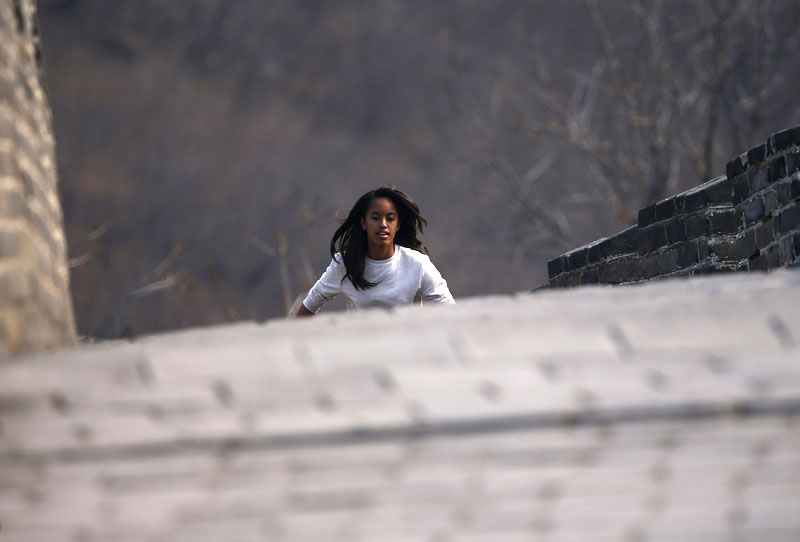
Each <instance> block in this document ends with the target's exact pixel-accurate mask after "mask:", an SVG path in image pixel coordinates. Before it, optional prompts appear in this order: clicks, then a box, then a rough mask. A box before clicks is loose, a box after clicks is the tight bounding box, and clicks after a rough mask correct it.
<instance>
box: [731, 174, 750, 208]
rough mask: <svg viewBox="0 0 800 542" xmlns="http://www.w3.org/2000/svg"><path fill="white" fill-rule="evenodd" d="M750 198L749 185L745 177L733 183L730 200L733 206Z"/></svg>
mask: <svg viewBox="0 0 800 542" xmlns="http://www.w3.org/2000/svg"><path fill="white" fill-rule="evenodd" d="M749 197H750V183H749V182H748V179H747V176H746V175H742V176H741V177H738V178H737V179H736V180H734V181H733V197H732V198H731V199H732V201H733V204H734V205H738V204H739V203H741V202H743V201H744V200H746V199H747V198H749Z"/></svg>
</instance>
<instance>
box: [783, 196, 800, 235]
mask: <svg viewBox="0 0 800 542" xmlns="http://www.w3.org/2000/svg"><path fill="white" fill-rule="evenodd" d="M796 229H800V204H797V203H795V204H793V205H791V206H789V207H786V208H784V209H783V210H781V212H780V215H779V225H778V233H779V234H780V235H785V234H787V233H789V232H791V231H792V230H796Z"/></svg>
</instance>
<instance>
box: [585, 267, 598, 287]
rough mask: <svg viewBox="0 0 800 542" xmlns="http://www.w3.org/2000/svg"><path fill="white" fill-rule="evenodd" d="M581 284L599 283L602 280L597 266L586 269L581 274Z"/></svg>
mask: <svg viewBox="0 0 800 542" xmlns="http://www.w3.org/2000/svg"><path fill="white" fill-rule="evenodd" d="M580 281H581V284H598V283H599V282H600V279H599V276H598V272H597V267H590V268H588V269H584V270H583V271H582V272H581V274H580Z"/></svg>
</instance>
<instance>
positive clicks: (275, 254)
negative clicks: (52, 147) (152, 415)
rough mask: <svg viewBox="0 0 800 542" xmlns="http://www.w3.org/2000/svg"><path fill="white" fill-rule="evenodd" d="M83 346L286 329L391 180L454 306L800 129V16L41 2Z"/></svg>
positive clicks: (776, 10)
mask: <svg viewBox="0 0 800 542" xmlns="http://www.w3.org/2000/svg"><path fill="white" fill-rule="evenodd" d="M40 18H41V26H42V34H43V39H44V47H45V64H46V70H47V80H48V86H49V94H50V98H51V102H52V105H53V109H54V119H55V128H56V137H57V140H58V143H59V147H58V158H59V167H60V171H61V182H62V185H61V191H62V198H63V202H64V209H65V220H66V227H67V236H68V240H69V246H70V256H71V257H72V258H73V265H74V267H73V269H72V285H73V293H74V297H75V306H76V310H77V313H78V322H79V327H80V331H81V332H82V333H83V334H88V335H96V336H101V337H114V336H120V335H125V334H137V333H143V332H151V331H155V330H161V329H168V328H174V327H181V326H188V325H202V324H208V323H213V322H219V321H225V320H230V319H235V318H258V319H261V318H267V317H274V316H278V315H281V314H283V313H284V312H285V310H286V307H287V306H288V305H290V304H291V302H292V301H293V300H294V298H295V297H296V296H297V295H299V294H300V293H301V292H302V291H303V290H305V289H306V288H307V287H308V285H309V284H310V282H311V281H313V280H314V279H315V277H316V276H317V275H318V274H319V273H320V272H321V271H322V270H323V269H324V266H325V265H326V263H327V259H328V256H327V254H326V250H327V244H328V239H329V236H330V235H331V233H332V232H333V229H334V227H335V224H336V223H335V214H336V212H337V211H339V210H342V209H346V208H348V207H349V206H350V205H351V204H352V202H353V201H354V199H355V197H357V196H358V195H359V194H361V193H362V192H364V191H365V190H367V189H369V188H372V187H374V186H376V185H379V184H395V185H397V186H399V187H400V188H402V189H404V190H406V191H407V192H409V193H410V194H411V195H412V196H414V198H415V199H417V201H418V202H419V203H420V205H421V207H422V210H423V212H424V214H425V215H426V216H427V218H428V219H429V222H430V225H431V226H430V230H429V232H428V233H427V234H426V235H425V237H424V239H425V242H426V245H427V246H428V248H429V249H430V250H431V252H432V254H433V258H434V261H435V262H436V263H437V265H438V266H439V268H440V269H441V270H442V272H443V274H444V275H445V277H446V278H447V279H448V281H449V282H450V284H451V287H452V290H453V292H454V294H455V295H456V296H457V297H458V296H465V295H478V294H486V293H501V292H512V291H517V290H523V289H528V288H530V287H533V286H536V285H538V284H539V283H540V282H542V281H543V280H544V278H545V268H544V262H545V260H546V259H547V258H548V257H552V256H553V255H555V254H557V253H559V252H560V251H562V250H564V249H566V248H569V247H571V246H574V245H576V244H578V243H582V242H586V241H588V240H591V239H594V238H596V237H598V236H599V235H605V234H610V233H613V232H615V231H617V230H619V229H622V228H623V227H625V226H626V225H628V224H629V223H630V222H631V220H632V217H633V216H634V215H635V211H636V210H637V209H638V208H639V206H641V205H643V204H644V203H647V202H649V201H651V200H653V199H656V198H658V197H660V196H662V195H664V194H667V193H670V192H673V191H675V190H678V189H681V188H685V187H689V186H692V185H694V184H697V183H698V182H700V181H702V180H705V179H708V178H710V177H712V176H715V175H717V174H719V173H722V172H723V169H724V163H725V161H726V160H727V159H729V158H730V157H732V156H733V154H736V153H738V152H741V151H742V150H745V149H746V148H748V146H749V145H751V144H753V143H754V142H758V141H762V140H763V139H764V138H765V137H766V135H767V134H769V133H770V132H772V131H775V130H777V129H780V128H782V127H785V126H788V125H791V124H796V123H797V121H798V119H800V102H798V101H797V100H796V99H795V95H796V88H797V84H798V82H799V81H800V61H798V60H800V59H798V58H797V56H798V51H800V44H799V43H798V39H799V36H800V31H799V30H798V29H800V5H798V4H797V3H796V2H790V1H788V0H787V1H774V2H769V1H759V2H756V1H750V2H748V1H733V0H707V1H704V2H694V1H692V2H689V1H675V2H666V1H660V2H659V1H644V0H642V1H638V2H627V1H626V2H622V1H610V0H609V1H599V0H569V1H563V2H557V3H556V2H546V1H533V2H510V1H497V2H483V1H479V0H474V1H467V2H455V1H447V2H435V3H434V2H418V1H414V2H408V1H401V0H376V1H374V2H359V1H356V0H348V1H342V2H335V3H322V4H320V3H319V2H314V1H310V0H297V1H295V0H293V1H288V0H283V1H281V0H278V1H273V2H268V3H267V2H257V1H250V0H247V1H240V2H223V1H220V0H197V1H195V2H192V3H191V5H189V4H183V3H178V2H167V3H164V2H154V1H151V0H145V1H142V0H138V1H135V2H134V1H133V0H117V1H115V2H103V1H100V0H91V1H90V0H40Z"/></svg>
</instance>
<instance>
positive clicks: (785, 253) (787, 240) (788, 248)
mask: <svg viewBox="0 0 800 542" xmlns="http://www.w3.org/2000/svg"><path fill="white" fill-rule="evenodd" d="M799 235H800V234H799ZM792 247H793V245H792V236H791V235H787V236H786V237H784V238H783V239H781V240H780V241H778V258H779V260H780V265H788V264H790V263H791V262H792V260H793V259H794V251H793V248H792Z"/></svg>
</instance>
